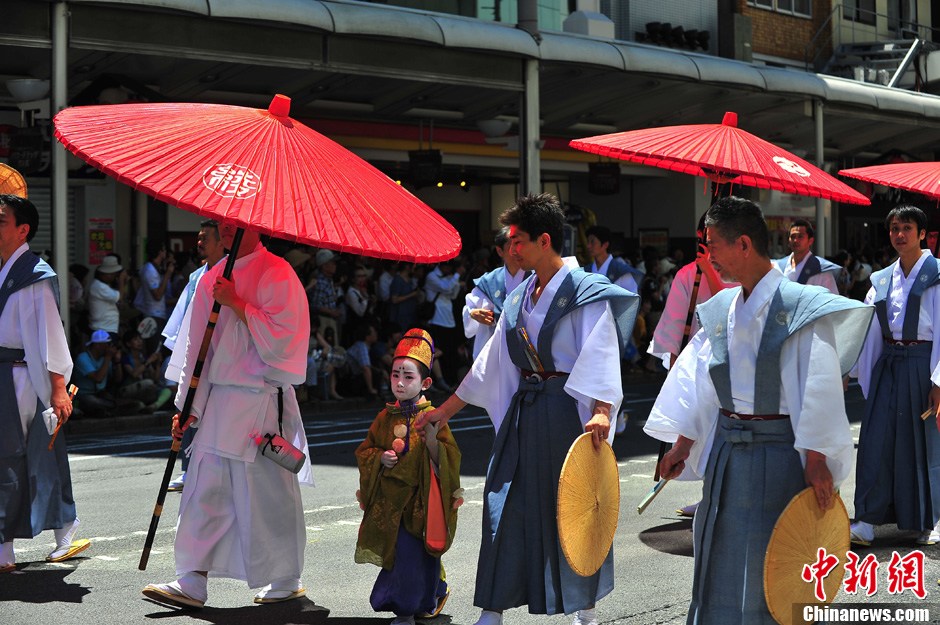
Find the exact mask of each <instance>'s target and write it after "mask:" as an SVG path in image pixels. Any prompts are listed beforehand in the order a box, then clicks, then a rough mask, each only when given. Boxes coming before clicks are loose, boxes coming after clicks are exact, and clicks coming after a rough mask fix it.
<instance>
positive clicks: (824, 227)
mask: <svg viewBox="0 0 940 625" xmlns="http://www.w3.org/2000/svg"><path fill="white" fill-rule="evenodd" d="M813 121H815V122H816V150H815V152H816V153H815V155H814V158H815V159H816V166H817V167H819V168H820V169H822V167H823V160H824V159H825V155H824V152H823V102H822V100H818V99H817V100H814V101H813ZM828 253H829V227H828V224H826V209H825V204H824V200H823V199H821V198H816V254H818V255H819V256H826V255H827V254H828Z"/></svg>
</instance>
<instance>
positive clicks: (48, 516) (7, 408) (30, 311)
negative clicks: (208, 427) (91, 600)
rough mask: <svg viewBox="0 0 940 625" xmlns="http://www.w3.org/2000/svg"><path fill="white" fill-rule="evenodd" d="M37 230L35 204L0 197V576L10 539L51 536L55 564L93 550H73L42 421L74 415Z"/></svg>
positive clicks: (53, 289)
mask: <svg viewBox="0 0 940 625" xmlns="http://www.w3.org/2000/svg"><path fill="white" fill-rule="evenodd" d="M38 226H39V213H38V212H37V210H36V207H35V206H34V205H33V203H32V202H30V201H29V200H27V199H26V198H23V197H19V196H16V195H0V431H2V436H0V475H2V476H3V478H2V480H0V482H2V484H0V501H2V502H3V504H2V505H0V572H8V571H12V570H14V569H15V568H16V559H15V557H14V553H13V539H14V538H33V537H35V536H36V535H38V534H39V533H40V532H42V531H43V530H47V529H54V530H55V539H56V548H55V550H53V551H52V553H50V554H49V556H48V557H47V558H46V559H47V560H49V561H53V562H60V561H62V560H67V559H69V558H71V557H73V556H75V555H76V554H77V553H79V552H81V551H84V550H85V549H87V548H88V546H89V544H90V543H89V542H88V541H87V540H82V541H76V542H75V543H73V542H72V538H73V537H74V536H75V532H76V531H77V529H78V519H77V518H76V516H75V500H74V499H73V497H72V478H71V473H70V471H69V463H68V455H67V453H66V449H65V441H64V439H63V438H61V437H59V438H58V440H57V441H56V442H54V443H53V444H52V445H51V446H50V437H51V435H52V432H51V431H49V430H48V429H47V424H46V422H45V421H46V419H45V418H44V415H43V414H42V413H43V410H44V409H45V408H46V407H47V406H48V407H49V409H51V410H52V411H53V413H54V415H55V418H56V419H57V420H58V421H59V423H64V422H65V421H68V418H69V416H70V415H71V414H72V400H71V398H70V397H69V395H68V393H67V392H66V389H65V383H66V381H67V380H68V378H69V376H70V375H71V374H72V358H71V356H70V355H69V348H68V344H67V343H66V339H65V331H64V330H63V328H62V320H61V319H60V318H59V290H58V282H57V280H56V274H55V273H54V272H53V271H52V268H51V267H50V266H49V265H47V264H46V263H45V262H44V261H42V260H41V259H40V258H39V257H38V256H36V255H35V254H32V253H31V252H30V251H29V241H31V240H32V238H33V237H34V236H35V235H36V229H37V227H38Z"/></svg>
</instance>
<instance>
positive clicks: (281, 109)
mask: <svg viewBox="0 0 940 625" xmlns="http://www.w3.org/2000/svg"><path fill="white" fill-rule="evenodd" d="M268 113H270V114H271V115H274V116H275V117H290V98H288V97H287V96H286V95H281V94H280V93H279V94H277V95H276V96H274V99H273V100H271V104H270V105H269V106H268Z"/></svg>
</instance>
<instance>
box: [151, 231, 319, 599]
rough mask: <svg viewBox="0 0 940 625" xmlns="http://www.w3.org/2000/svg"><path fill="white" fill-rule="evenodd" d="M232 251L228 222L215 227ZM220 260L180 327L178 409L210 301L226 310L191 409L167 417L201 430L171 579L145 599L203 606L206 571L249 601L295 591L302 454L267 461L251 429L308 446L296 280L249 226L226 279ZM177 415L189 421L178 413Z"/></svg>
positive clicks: (304, 472)
mask: <svg viewBox="0 0 940 625" xmlns="http://www.w3.org/2000/svg"><path fill="white" fill-rule="evenodd" d="M219 234H220V235H221V237H222V241H223V243H224V244H225V247H226V248H229V249H231V247H232V243H233V239H234V235H235V226H234V225H233V224H232V223H230V222H225V223H222V224H221V225H220V226H219ZM223 265H224V263H218V264H216V266H215V267H213V268H212V269H211V270H210V271H208V272H207V273H206V275H205V276H204V277H203V279H201V280H200V281H199V284H198V285H197V287H196V294H195V296H194V298H193V301H192V303H191V304H190V307H189V310H187V312H186V317H185V320H184V322H183V327H182V329H181V331H180V337H182V336H187V337H188V339H187V340H188V344H187V347H186V360H185V364H184V366H183V377H182V380H181V382H180V391H179V394H178V395H177V398H176V405H177V407H178V408H180V409H181V408H182V406H183V404H184V398H185V395H186V392H187V389H188V387H189V385H190V379H191V377H192V373H193V368H194V365H195V361H196V359H197V356H198V352H199V347H200V344H201V337H202V333H203V330H204V328H205V327H206V323H207V321H208V320H209V316H210V315H209V313H210V309H211V306H212V299H213V297H214V298H215V299H216V300H217V301H218V302H219V303H220V304H221V305H222V309H221V312H220V313H219V316H218V323H217V327H216V329H215V332H214V334H213V336H212V341H211V343H210V346H209V351H208V354H207V355H206V362H205V365H204V368H203V370H202V376H201V377H202V379H201V380H200V382H199V385H198V387H197V390H196V396H195V400H194V401H193V407H192V414H191V415H189V418H188V419H186V420H185V421H184V422H183V423H180V419H181V417H180V416H179V414H177V415H176V416H175V417H174V419H173V436H174V437H176V438H179V437H180V436H182V432H183V431H184V430H186V429H188V428H189V427H190V426H196V427H198V431H197V433H196V436H195V438H194V440H193V453H192V458H191V459H190V465H189V471H188V473H187V477H186V488H185V489H184V490H183V497H182V500H181V502H180V518H179V523H178V525H177V531H176V545H175V555H176V572H177V575H178V576H179V579H178V580H177V581H175V582H171V583H168V584H150V585H149V586H147V587H146V588H144V591H143V592H144V595H146V596H147V597H149V598H151V599H154V600H156V601H159V602H162V603H166V604H170V605H173V606H183V607H190V608H201V607H202V606H203V605H204V604H205V602H206V599H207V596H208V593H207V584H206V581H207V580H206V577H207V574H211V575H213V576H218V577H230V578H234V579H241V580H245V581H246V582H247V583H248V586H249V587H250V588H258V587H262V586H263V587H264V588H263V589H262V590H261V591H260V592H259V593H258V594H257V595H256V596H255V599H254V600H255V603H271V602H276V601H286V600H290V599H296V598H298V597H302V596H303V595H304V594H305V589H304V588H303V586H302V585H301V581H300V576H301V572H302V570H303V562H304V546H305V543H306V540H305V527H304V522H303V510H302V507H301V498H300V483H307V484H311V483H312V480H311V479H310V460H309V457H307V458H306V460H305V463H304V466H303V467H302V468H301V470H300V473H299V475H295V474H293V473H290V472H289V471H287V470H285V469H283V468H282V467H281V466H280V465H278V464H277V463H276V462H274V461H272V460H270V459H268V458H265V457H263V456H262V455H261V454H260V452H259V450H258V447H257V445H256V444H255V443H254V442H253V441H252V439H251V438H250V436H251V435H252V434H262V435H263V434H266V433H277V432H282V435H283V437H284V438H285V439H287V440H288V441H289V442H290V443H292V444H293V445H294V446H295V447H297V448H298V449H300V450H301V451H303V452H305V453H306V452H307V442H306V437H305V434H304V429H303V422H302V421H301V419H300V408H299V406H298V405H297V398H296V396H295V395H294V389H293V387H292V386H291V385H292V384H300V383H302V382H303V381H304V378H305V375H306V367H307V343H308V341H309V336H310V317H309V313H308V310H307V305H306V302H307V300H306V297H305V295H304V290H303V286H302V285H301V284H300V281H299V279H298V278H297V275H296V273H295V272H294V270H293V269H292V268H291V267H290V265H289V264H288V263H287V261H285V260H283V259H282V258H279V257H277V256H275V255H273V254H271V253H270V252H268V251H267V250H266V249H265V248H264V246H263V245H262V244H261V242H260V241H259V237H258V235H257V233H255V232H252V231H251V230H246V231H245V232H244V236H243V238H242V241H241V245H240V247H239V249H238V254H237V256H236V259H235V261H234V271H233V272H232V279H231V280H227V279H225V278H224V277H223V275H222V274H223ZM183 418H185V417H183Z"/></svg>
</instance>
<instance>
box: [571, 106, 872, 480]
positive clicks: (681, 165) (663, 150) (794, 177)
mask: <svg viewBox="0 0 940 625" xmlns="http://www.w3.org/2000/svg"><path fill="white" fill-rule="evenodd" d="M569 145H571V147H573V148H575V149H578V150H584V151H585V152H591V153H593V154H599V155H601V156H608V157H611V158H617V159H621V160H625V161H631V162H634V163H640V164H642V165H652V166H653V167H661V168H663V169H671V170H672V171H679V172H683V173H686V174H692V175H695V176H705V177H706V178H708V179H709V180H711V181H713V182H718V183H731V184H732V185H734V184H740V185H744V186H747V187H759V188H762V189H776V190H778V191H784V192H786V193H794V194H796V195H807V196H810V197H820V198H825V199H831V200H837V201H839V202H850V203H852V204H871V202H870V201H869V199H868V198H867V197H865V196H864V195H862V194H861V193H859V192H858V191H856V190H855V189H853V188H851V187H850V186H848V185H846V184H845V183H843V182H840V181H839V180H837V179H836V178H833V177H832V176H830V175H829V174H827V173H826V172H824V171H823V170H821V169H819V168H818V167H816V166H814V165H811V164H810V163H808V162H806V161H804V160H803V159H801V158H800V157H798V156H796V155H795V154H791V153H790V152H787V151H786V150H784V149H783V148H781V147H778V146H776V145H774V144H772V143H769V142H767V141H764V140H763V139H761V138H760V137H756V136H754V135H752V134H751V133H749V132H747V131H745V130H741V129H740V128H738V114H737V113H733V112H730V111H729V112H727V113H725V116H724V118H723V119H722V120H721V123H720V124H692V125H685V126H663V127H661V128H644V129H641V130H630V131H627V132H615V133H612V134H607V135H598V136H596V137H588V138H586V139H576V140H574V141H571V143H570V144H569ZM701 276H702V274H701V270H700V269H697V270H696V272H695V283H694V286H693V290H692V297H691V299H690V300H689V311H688V316H687V319H686V324H685V333H684V336H683V338H682V346H683V347H684V346H685V344H686V343H687V342H688V340H689V329H690V328H691V326H692V315H693V314H694V312H695V302H696V298H697V295H698V287H699V282H700V280H701ZM665 452H666V443H663V444H662V445H660V448H659V459H660V460H662V457H663V454H664V453H665ZM653 480H654V481H657V482H659V462H657V463H656V470H655V472H654V475H653Z"/></svg>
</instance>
